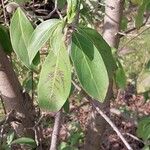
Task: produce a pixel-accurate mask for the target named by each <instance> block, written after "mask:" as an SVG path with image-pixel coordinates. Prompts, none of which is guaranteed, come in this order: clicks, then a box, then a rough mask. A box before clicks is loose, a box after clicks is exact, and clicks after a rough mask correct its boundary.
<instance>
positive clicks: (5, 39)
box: [0, 25, 13, 54]
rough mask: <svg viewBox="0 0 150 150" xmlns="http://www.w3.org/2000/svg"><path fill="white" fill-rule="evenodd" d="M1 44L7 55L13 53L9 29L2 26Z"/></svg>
mask: <svg viewBox="0 0 150 150" xmlns="http://www.w3.org/2000/svg"><path fill="white" fill-rule="evenodd" d="M0 43H1V46H2V47H3V49H4V51H5V52H6V53H7V54H10V53H11V52H12V51H13V49H12V45H11V41H10V37H9V29H8V28H7V27H5V26H2V25H0Z"/></svg>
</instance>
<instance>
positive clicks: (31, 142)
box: [11, 137, 36, 148]
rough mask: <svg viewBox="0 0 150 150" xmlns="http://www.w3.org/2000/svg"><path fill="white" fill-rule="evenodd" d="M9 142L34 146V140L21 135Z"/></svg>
mask: <svg viewBox="0 0 150 150" xmlns="http://www.w3.org/2000/svg"><path fill="white" fill-rule="evenodd" d="M11 144H23V145H28V146H30V147H32V148H35V147H36V142H35V141H34V140H33V139H31V138H26V137H21V138H18V139H16V140H14V141H13V142H12V143H11Z"/></svg>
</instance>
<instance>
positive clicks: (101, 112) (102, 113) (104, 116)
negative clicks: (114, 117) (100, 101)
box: [90, 100, 133, 150]
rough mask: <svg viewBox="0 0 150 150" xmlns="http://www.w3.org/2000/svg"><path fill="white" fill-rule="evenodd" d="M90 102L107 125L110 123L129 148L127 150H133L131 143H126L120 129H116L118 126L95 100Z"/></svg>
mask: <svg viewBox="0 0 150 150" xmlns="http://www.w3.org/2000/svg"><path fill="white" fill-rule="evenodd" d="M90 102H91V104H92V105H93V107H94V108H95V109H96V111H97V112H98V113H99V114H100V115H101V116H102V117H103V118H104V119H105V120H106V121H107V123H109V125H110V126H111V127H112V128H113V130H114V131H115V132H116V133H117V135H118V136H119V137H120V139H121V140H122V142H123V143H124V145H125V146H126V147H127V149H128V150H133V149H132V148H131V146H130V145H129V143H128V142H127V141H126V139H125V138H124V137H123V135H122V134H121V132H120V131H119V130H118V128H117V127H116V125H115V124H114V123H113V122H112V121H111V120H110V118H109V117H108V116H107V115H106V114H105V113H104V112H103V111H101V109H100V108H99V107H98V106H97V105H96V104H95V102H94V101H93V100H90Z"/></svg>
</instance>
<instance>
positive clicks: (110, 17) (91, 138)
mask: <svg viewBox="0 0 150 150" xmlns="http://www.w3.org/2000/svg"><path fill="white" fill-rule="evenodd" d="M105 5H106V6H105V17H104V26H103V37H104V39H105V40H106V42H107V43H108V44H109V45H110V46H111V47H115V48H118V45H119V36H118V32H119V30H120V22H121V16H122V12H123V5H124V0H106V1H105ZM112 88H113V80H112V78H111V79H110V83H109V89H108V92H107V96H106V99H105V102H104V103H103V104H101V103H99V102H96V101H95V103H96V105H97V106H99V108H100V109H101V110H102V111H103V112H106V113H108V112H109V105H110V100H111V98H112V95H113V89H112ZM106 127H107V123H106V121H105V120H104V119H103V118H102V117H101V116H100V115H99V114H98V113H97V112H96V110H93V111H92V113H91V116H90V119H89V124H88V127H87V134H86V138H85V147H84V149H85V150H99V149H100V146H101V143H102V141H103V135H104V132H105V129H106Z"/></svg>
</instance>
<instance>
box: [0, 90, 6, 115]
mask: <svg viewBox="0 0 150 150" xmlns="http://www.w3.org/2000/svg"><path fill="white" fill-rule="evenodd" d="M0 100H1V104H2V108H3V111H4V114H5V115H6V114H7V112H6V108H5V105H4V101H3V98H2V95H1V92H0Z"/></svg>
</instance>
